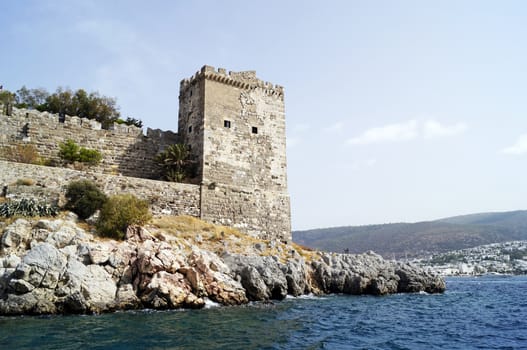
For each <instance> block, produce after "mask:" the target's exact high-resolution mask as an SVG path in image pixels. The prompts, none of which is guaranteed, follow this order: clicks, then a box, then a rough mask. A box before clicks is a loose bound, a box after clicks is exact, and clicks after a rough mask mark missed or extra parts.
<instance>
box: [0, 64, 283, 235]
mask: <svg viewBox="0 0 527 350" xmlns="http://www.w3.org/2000/svg"><path fill="white" fill-rule="evenodd" d="M178 121H179V123H178V133H177V134H176V133H173V132H170V131H160V130H150V129H148V131H147V134H146V135H143V133H142V130H141V129H139V128H136V127H134V126H123V125H117V124H116V125H114V127H113V128H112V130H103V129H101V126H100V124H99V123H97V122H95V121H91V120H87V119H81V118H78V117H70V116H66V117H65V118H64V119H63V120H60V119H59V117H58V115H54V114H49V113H40V112H36V111H30V110H18V109H14V111H13V114H12V116H6V115H1V114H0V147H6V146H8V147H9V146H13V145H17V144H28V143H29V144H33V145H35V146H36V147H37V149H38V151H39V153H40V155H41V156H43V157H45V158H47V159H58V158H57V157H58V144H59V143H61V142H64V141H66V140H67V139H72V140H74V141H75V142H76V143H78V144H79V145H81V146H84V147H87V148H92V149H97V150H99V151H100V152H101V153H102V154H103V161H102V162H101V164H100V165H99V166H97V167H96V168H93V169H91V170H89V171H88V172H75V171H73V170H69V169H61V168H51V167H40V169H41V170H37V168H36V166H30V165H22V164H18V165H16V166H13V167H11V166H10V165H6V164H12V163H6V162H0V171H1V172H0V185H2V184H4V185H6V184H10V183H11V184H12V183H14V182H16V180H17V179H19V178H24V177H26V178H33V179H35V180H38V181H41V182H42V183H45V182H44V181H49V180H51V179H61V180H60V181H62V183H61V184H58V183H57V186H62V188H64V187H65V185H66V184H67V181H71V180H72V179H76V178H79V177H82V176H84V177H88V178H90V179H94V180H96V182H98V183H99V184H101V185H102V187H103V188H104V189H105V190H106V191H107V192H109V193H117V192H127V191H130V192H132V193H134V194H136V195H138V196H140V197H143V198H146V199H148V200H149V201H151V202H152V207H153V210H154V212H156V213H161V212H163V213H171V214H180V213H186V214H189V215H193V216H197V217H201V218H202V219H204V220H207V221H209V222H212V223H218V224H223V225H229V226H233V227H236V228H238V229H240V230H241V231H243V232H246V233H247V234H249V235H252V236H257V237H260V238H264V239H272V238H274V239H280V240H283V241H289V240H291V227H290V221H291V220H290V204H289V195H288V191H287V162H286V144H285V139H286V137H285V109H284V91H283V88H282V87H281V86H278V85H273V84H271V83H268V82H264V81H262V80H260V79H258V78H257V77H256V73H255V72H254V71H246V72H229V73H227V72H226V71H225V70H224V69H221V68H220V69H218V70H216V69H214V68H213V67H210V66H204V67H203V68H202V69H201V70H200V71H199V72H197V73H196V74H195V75H194V76H193V77H191V78H190V79H185V80H183V81H181V84H180V95H179V118H178ZM177 142H184V143H186V144H187V145H188V146H189V148H190V151H191V154H192V156H193V158H194V159H195V160H196V161H197V166H198V176H197V177H196V178H195V180H196V185H190V184H187V185H183V184H173V183H167V182H163V181H152V180H146V179H147V178H156V177H158V176H159V169H158V168H157V166H156V165H155V162H154V158H155V156H156V155H157V154H158V153H159V152H160V151H162V150H163V149H164V148H165V147H166V146H167V145H170V144H173V143H177ZM0 159H2V155H1V153H0ZM111 174H113V175H115V174H118V175H123V176H112V175H111ZM141 178H142V179H141ZM185 186H186V187H185ZM127 189H128V190H127ZM178 196H182V197H183V198H182V199H181V200H178V199H177V198H178ZM196 196H197V197H196ZM187 207H188V208H187Z"/></svg>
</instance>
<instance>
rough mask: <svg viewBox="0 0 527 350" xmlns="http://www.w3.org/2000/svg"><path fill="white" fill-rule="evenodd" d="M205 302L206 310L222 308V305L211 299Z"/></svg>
mask: <svg viewBox="0 0 527 350" xmlns="http://www.w3.org/2000/svg"><path fill="white" fill-rule="evenodd" d="M204 300H205V306H204V307H203V308H204V309H212V308H215V307H220V306H221V304H219V303H217V302H215V301H212V300H210V299H209V298H204Z"/></svg>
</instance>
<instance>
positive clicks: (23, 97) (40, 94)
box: [15, 86, 49, 110]
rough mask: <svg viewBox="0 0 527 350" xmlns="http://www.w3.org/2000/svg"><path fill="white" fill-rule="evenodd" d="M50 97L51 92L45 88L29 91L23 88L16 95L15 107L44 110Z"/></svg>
mask: <svg viewBox="0 0 527 350" xmlns="http://www.w3.org/2000/svg"><path fill="white" fill-rule="evenodd" d="M48 96H49V92H47V90H46V89H44V88H38V89H28V88H26V87H25V86H22V87H21V88H20V89H18V90H17V92H16V94H15V100H16V105H15V107H17V108H30V109H37V110H42V109H43V106H44V104H45V103H46V99H47V98H48Z"/></svg>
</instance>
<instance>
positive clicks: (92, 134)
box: [0, 108, 178, 178]
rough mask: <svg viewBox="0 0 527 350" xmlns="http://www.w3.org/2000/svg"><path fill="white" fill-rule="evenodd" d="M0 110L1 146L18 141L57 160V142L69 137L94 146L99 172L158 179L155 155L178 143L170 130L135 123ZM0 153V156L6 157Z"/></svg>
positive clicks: (8, 145)
mask: <svg viewBox="0 0 527 350" xmlns="http://www.w3.org/2000/svg"><path fill="white" fill-rule="evenodd" d="M1 111H3V108H1V109H0V148H3V147H13V146H16V145H18V144H32V145H35V146H36V147H37V149H38V151H39V154H40V156H42V157H43V158H45V159H48V160H53V161H60V159H59V157H58V152H59V144H60V143H62V142H64V141H66V140H68V139H71V140H73V141H75V143H77V144H78V145H80V146H82V147H86V148H91V149H96V150H98V151H99V152H101V154H102V156H103V159H102V162H101V164H100V165H99V166H98V167H97V168H96V170H97V171H99V172H106V173H112V174H122V175H125V176H133V177H141V178H158V177H159V176H160V169H159V168H158V167H157V165H156V164H155V162H154V158H155V156H156V155H157V154H158V153H159V152H160V151H162V150H163V149H164V148H165V147H166V146H168V145H170V144H174V143H177V142H178V138H177V134H176V133H173V132H171V131H161V130H151V129H148V130H147V134H146V135H143V131H142V130H141V129H140V128H137V127H135V126H128V125H119V124H114V125H113V127H112V129H111V130H104V129H102V128H101V124H100V123H98V122H97V121H94V120H89V119H85V118H78V117H71V116H68V115H66V116H65V117H64V119H63V120H61V119H60V118H59V115H57V114H51V113H47V112H38V111H35V110H27V109H17V108H14V109H13V113H12V115H11V116H7V115H5V114H3V112H1ZM2 153H3V152H0V159H4V160H5V159H6V158H5V156H3V154H2Z"/></svg>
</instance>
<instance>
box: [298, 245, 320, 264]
mask: <svg viewBox="0 0 527 350" xmlns="http://www.w3.org/2000/svg"><path fill="white" fill-rule="evenodd" d="M291 245H292V246H293V248H294V249H295V250H296V251H297V252H298V254H300V255H301V256H302V257H303V258H304V259H305V260H307V261H313V260H315V259H316V258H318V257H319V254H318V253H317V252H316V251H315V250H313V249H311V248H309V247H306V246H303V245H301V244H297V243H294V242H293V243H292V244H291Z"/></svg>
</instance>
